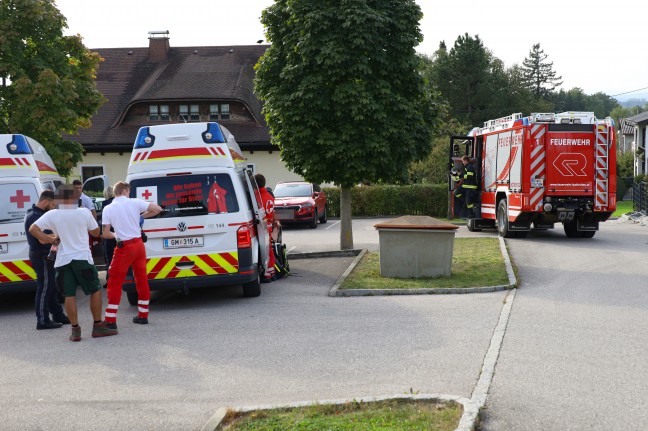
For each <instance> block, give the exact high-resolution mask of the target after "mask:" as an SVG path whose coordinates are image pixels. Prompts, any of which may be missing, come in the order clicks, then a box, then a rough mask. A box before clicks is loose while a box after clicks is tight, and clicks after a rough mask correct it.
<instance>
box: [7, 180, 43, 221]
mask: <svg viewBox="0 0 648 431" xmlns="http://www.w3.org/2000/svg"><path fill="white" fill-rule="evenodd" d="M37 201H38V192H37V191H36V186H35V185H34V184H31V183H24V184H23V183H10V184H0V202H2V205H0V223H15V222H19V221H20V222H21V221H23V220H24V219H25V214H26V213H27V210H28V209H29V208H31V206H32V203H36V202H37Z"/></svg>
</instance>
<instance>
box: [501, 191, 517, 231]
mask: <svg viewBox="0 0 648 431" xmlns="http://www.w3.org/2000/svg"><path fill="white" fill-rule="evenodd" d="M497 232H498V233H499V236H501V237H502V238H515V237H516V236H517V235H516V234H515V232H511V231H510V230H509V228H508V206H507V205H506V199H502V200H501V201H500V202H499V204H498V205H497Z"/></svg>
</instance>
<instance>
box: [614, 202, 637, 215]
mask: <svg viewBox="0 0 648 431" xmlns="http://www.w3.org/2000/svg"><path fill="white" fill-rule="evenodd" d="M631 212H634V209H633V208H632V201H617V203H616V211H614V213H613V214H612V217H621V216H622V215H623V214H626V213H631Z"/></svg>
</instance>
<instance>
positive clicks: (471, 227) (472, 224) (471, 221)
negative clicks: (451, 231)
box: [467, 218, 482, 232]
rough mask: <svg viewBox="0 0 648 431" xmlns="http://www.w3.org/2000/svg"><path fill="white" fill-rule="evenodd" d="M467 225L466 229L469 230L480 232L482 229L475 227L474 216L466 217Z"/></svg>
mask: <svg viewBox="0 0 648 431" xmlns="http://www.w3.org/2000/svg"><path fill="white" fill-rule="evenodd" d="M467 226H468V230H469V231H470V232H481V231H482V230H481V229H478V228H476V227H475V219H474V218H469V219H468V223H467Z"/></svg>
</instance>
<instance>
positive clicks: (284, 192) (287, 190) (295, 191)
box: [274, 184, 312, 198]
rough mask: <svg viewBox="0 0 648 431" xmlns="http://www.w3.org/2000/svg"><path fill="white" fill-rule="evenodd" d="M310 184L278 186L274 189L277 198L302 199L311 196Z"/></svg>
mask: <svg viewBox="0 0 648 431" xmlns="http://www.w3.org/2000/svg"><path fill="white" fill-rule="evenodd" d="M311 194H312V188H311V185H310V184H277V188H275V189H274V195H275V198H293V197H297V198H301V197H307V196H311Z"/></svg>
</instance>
